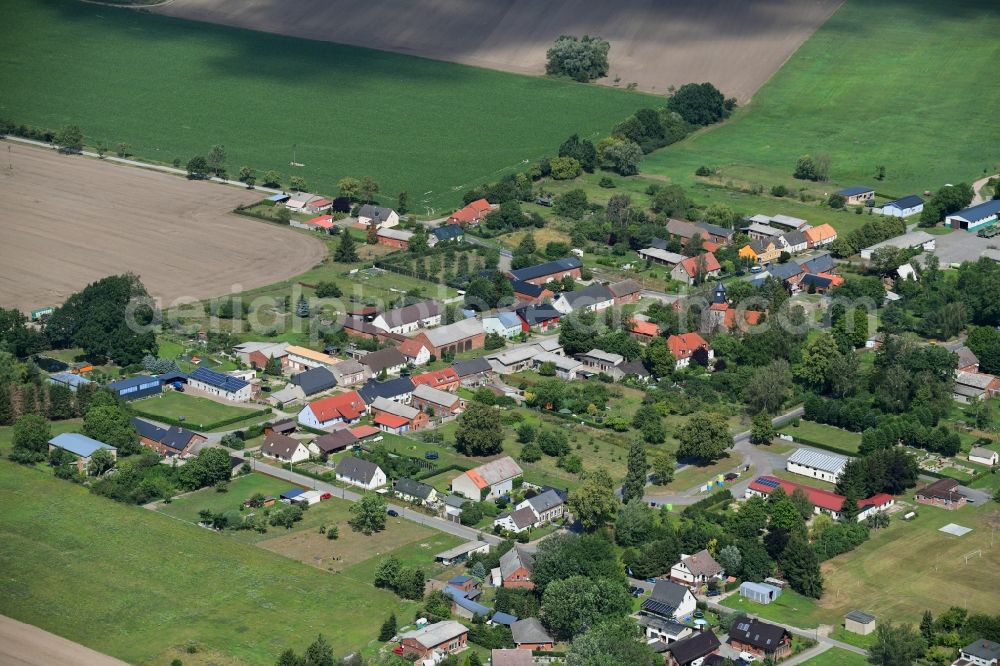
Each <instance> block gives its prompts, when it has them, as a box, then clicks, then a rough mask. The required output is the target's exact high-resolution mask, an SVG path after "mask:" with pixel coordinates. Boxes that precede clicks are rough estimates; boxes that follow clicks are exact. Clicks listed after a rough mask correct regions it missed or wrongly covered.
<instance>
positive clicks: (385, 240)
mask: <svg viewBox="0 0 1000 666" xmlns="http://www.w3.org/2000/svg"><path fill="white" fill-rule="evenodd" d="M375 238H376V239H377V241H378V244H379V245H385V246H386V247H394V248H396V249H399V250H405V249H407V248H408V247H410V240H411V239H412V238H413V232H412V231H406V230H405V229H379V230H378V232H377V233H376V234H375Z"/></svg>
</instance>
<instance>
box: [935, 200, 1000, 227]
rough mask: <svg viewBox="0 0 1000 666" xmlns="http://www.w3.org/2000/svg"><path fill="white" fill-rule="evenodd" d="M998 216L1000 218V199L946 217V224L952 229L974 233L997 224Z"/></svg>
mask: <svg viewBox="0 0 1000 666" xmlns="http://www.w3.org/2000/svg"><path fill="white" fill-rule="evenodd" d="M998 216H1000V199H990V200H988V201H984V202H983V203H981V204H977V205H975V206H971V207H969V208H966V209H964V210H960V211H958V212H957V213H952V214H951V215H948V216H946V217H945V218H944V223H945V226H950V227H951V228H952V229H964V230H965V231H972V230H973V229H981V228H983V227H985V226H986V225H989V224H995V223H996V221H997V218H998Z"/></svg>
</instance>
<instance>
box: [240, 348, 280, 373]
mask: <svg viewBox="0 0 1000 666" xmlns="http://www.w3.org/2000/svg"><path fill="white" fill-rule="evenodd" d="M233 352H234V353H235V354H236V358H238V359H239V360H240V361H242V362H243V363H244V364H245V365H248V366H250V367H251V368H257V369H258V370H263V369H264V368H265V367H267V362H268V361H270V360H271V359H272V358H277V359H279V361H280V362H281V367H282V369H284V368H285V367H286V366H287V365H288V343H287V342H277V343H274V342H244V343H241V344H238V345H236V346H234V347H233Z"/></svg>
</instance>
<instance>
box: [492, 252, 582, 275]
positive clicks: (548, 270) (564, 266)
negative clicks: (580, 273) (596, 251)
mask: <svg viewBox="0 0 1000 666" xmlns="http://www.w3.org/2000/svg"><path fill="white" fill-rule="evenodd" d="M582 266H583V263H582V262H581V261H580V260H579V259H577V258H576V257H566V258H565V259H556V260H555V261H548V262H546V263H544V264H538V265H537V266H528V267H527V268H519V269H518V270H516V271H511V272H510V276H511V277H512V278H514V279H515V280H534V279H535V278H540V277H544V276H546V275H551V274H552V273H558V272H561V271H569V270H573V269H574V268H581V267H582Z"/></svg>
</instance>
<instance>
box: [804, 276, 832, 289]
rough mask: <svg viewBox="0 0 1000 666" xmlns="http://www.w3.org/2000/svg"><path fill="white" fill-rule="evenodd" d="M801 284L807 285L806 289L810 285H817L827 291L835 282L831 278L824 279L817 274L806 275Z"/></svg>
mask: <svg viewBox="0 0 1000 666" xmlns="http://www.w3.org/2000/svg"><path fill="white" fill-rule="evenodd" d="M799 284H804V285H806V287H808V286H809V285H815V286H816V287H818V288H820V289H826V288H827V287H829V286H830V285H831V284H833V280H832V279H831V278H828V277H824V276H822V275H817V274H815V273H806V274H805V275H803V276H802V281H801V282H800V283H799Z"/></svg>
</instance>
